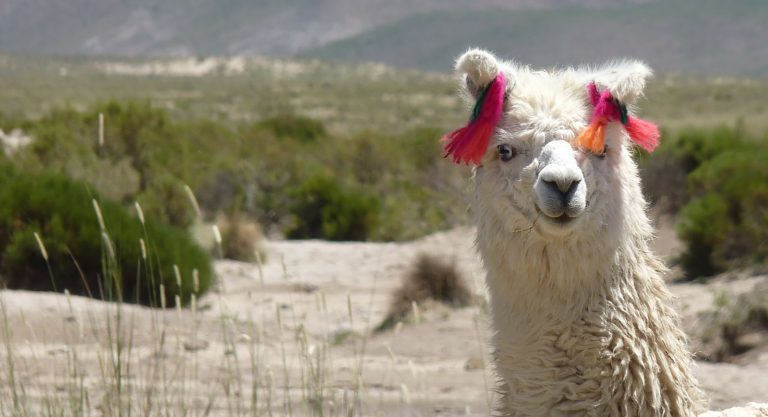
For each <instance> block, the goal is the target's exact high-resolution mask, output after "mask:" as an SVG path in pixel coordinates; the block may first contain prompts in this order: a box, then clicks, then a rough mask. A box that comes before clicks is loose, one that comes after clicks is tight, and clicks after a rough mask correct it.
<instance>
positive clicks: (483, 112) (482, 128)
mask: <svg viewBox="0 0 768 417" xmlns="http://www.w3.org/2000/svg"><path fill="white" fill-rule="evenodd" d="M506 89H507V86H506V78H505V77H504V73H502V72H499V74H498V75H497V76H496V78H495V79H494V80H493V81H491V83H490V84H489V85H488V87H487V89H486V91H485V93H484V94H483V95H482V96H481V97H480V99H479V100H480V101H478V103H477V105H476V106H477V107H476V109H477V110H476V111H475V112H474V114H473V118H472V119H471V120H470V121H469V123H468V124H467V126H465V127H463V128H461V129H458V130H454V131H453V132H451V133H449V134H447V135H445V137H443V141H444V142H446V144H445V156H446V157H448V155H451V156H452V157H453V162H455V163H457V164H458V163H462V162H463V163H466V164H469V163H470V162H471V163H473V164H475V165H480V162H481V161H482V160H483V156H485V152H486V151H487V150H488V145H489V144H490V142H491V137H492V136H493V133H494V132H495V131H496V126H497V125H498V124H499V120H501V116H502V113H503V111H504V94H505V93H506Z"/></svg>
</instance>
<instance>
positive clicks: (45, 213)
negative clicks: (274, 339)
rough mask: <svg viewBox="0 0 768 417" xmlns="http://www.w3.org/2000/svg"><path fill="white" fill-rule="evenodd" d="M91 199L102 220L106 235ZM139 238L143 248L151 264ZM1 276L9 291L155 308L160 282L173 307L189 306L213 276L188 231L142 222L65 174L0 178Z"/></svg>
mask: <svg viewBox="0 0 768 417" xmlns="http://www.w3.org/2000/svg"><path fill="white" fill-rule="evenodd" d="M93 201H97V202H98V205H99V207H100V211H101V213H102V215H103V220H104V225H105V228H106V229H105V230H104V232H103V231H102V229H101V227H100V222H99V220H98V218H97V215H96V210H95V208H94V204H93ZM35 233H37V234H38V235H39V236H40V238H41V240H42V242H43V243H44V246H45V249H46V251H47V261H48V262H46V259H44V258H43V256H42V252H41V248H40V246H39V244H38V242H37V239H36V237H35ZM141 240H143V241H144V242H146V255H147V258H146V259H145V258H144V257H143V251H142V247H141V242H140V241H141ZM49 266H50V269H49ZM176 268H178V271H179V272H180V275H181V285H178V283H177V278H176ZM195 271H196V272H195ZM195 275H196V276H197V279H196V280H195V279H193V276H195ZM0 276H2V281H4V285H5V286H7V287H9V288H23V289H35V290H51V289H53V290H55V291H62V290H63V289H68V290H69V291H70V292H72V293H75V294H84V295H92V296H95V297H100V298H105V299H110V300H114V299H121V300H123V301H128V302H133V301H136V302H139V303H144V304H153V305H159V300H160V293H159V285H160V284H163V285H164V287H165V295H166V299H167V305H169V306H170V305H173V304H174V298H175V296H176V295H178V296H179V297H180V300H181V301H182V302H186V301H188V300H189V298H190V295H191V294H193V293H195V292H197V293H199V294H202V293H205V291H206V290H207V289H208V288H209V287H210V285H211V283H212V279H213V271H212V267H211V262H210V259H209V257H208V255H207V254H206V253H205V252H204V251H203V250H202V249H200V248H199V247H197V246H196V245H195V244H194V243H193V242H192V241H191V239H190V237H189V236H188V235H187V234H186V233H185V232H184V231H183V230H180V229H176V228H173V227H169V226H167V225H163V224H161V223H158V222H156V221H154V220H153V219H149V218H148V219H146V223H145V224H142V223H141V222H140V220H139V219H138V218H137V217H134V216H131V215H130V214H129V213H128V212H127V211H126V210H125V209H124V208H122V207H121V206H119V205H117V204H115V203H112V202H110V201H108V200H104V199H101V198H100V197H99V196H98V195H96V194H94V193H92V192H91V191H89V190H88V189H87V187H86V186H85V185H84V184H82V183H78V182H75V181H72V180H70V179H68V178H66V177H64V176H62V175H60V174H42V175H36V176H34V175H28V174H21V173H15V172H13V171H10V170H8V171H7V172H3V176H2V178H0ZM195 281H197V285H195ZM195 287H197V288H195Z"/></svg>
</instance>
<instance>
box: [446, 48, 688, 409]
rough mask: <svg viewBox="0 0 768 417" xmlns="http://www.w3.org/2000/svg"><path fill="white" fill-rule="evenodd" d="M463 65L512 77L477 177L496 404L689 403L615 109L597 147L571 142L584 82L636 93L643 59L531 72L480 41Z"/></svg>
mask: <svg viewBox="0 0 768 417" xmlns="http://www.w3.org/2000/svg"><path fill="white" fill-rule="evenodd" d="M457 68H458V69H459V70H460V72H462V73H463V74H466V78H465V83H464V85H465V89H466V91H467V92H468V93H469V94H470V95H471V96H474V97H476V98H477V97H482V95H481V94H480V93H481V92H482V91H483V88H484V87H485V86H487V85H488V84H489V82H490V80H493V79H494V77H495V76H496V74H497V73H498V72H499V71H503V72H504V74H505V76H506V77H505V78H506V79H508V80H510V82H509V83H508V87H507V95H506V98H505V104H504V106H505V107H504V115H503V117H502V119H501V120H500V122H499V123H498V126H497V129H496V130H495V133H494V136H493V138H492V139H491V141H490V146H489V147H488V151H487V153H486V155H485V156H484V158H483V160H482V163H481V164H480V165H479V166H478V167H477V169H476V172H475V179H474V180H475V185H476V196H475V201H474V205H473V212H474V215H475V217H476V221H477V223H478V236H477V244H478V247H479V250H480V253H481V255H482V258H483V262H484V264H485V267H486V269H487V271H488V276H487V284H488V289H489V294H490V305H491V314H492V327H493V332H494V334H493V339H492V343H493V349H494V357H495V365H496V371H497V373H498V376H499V378H500V386H499V391H500V393H501V398H500V403H499V405H498V410H497V414H500V415H504V416H538V417H541V416H686V417H687V416H693V415H695V413H696V412H698V411H699V410H701V406H702V404H701V395H700V391H699V389H698V387H697V384H696V382H695V380H694V378H693V377H692V375H691V366H692V360H691V355H690V353H689V351H688V349H687V346H686V340H685V336H684V334H683V333H682V331H681V330H680V329H679V326H678V320H677V317H676V315H675V313H674V312H673V311H672V309H671V308H670V307H669V306H668V300H669V294H668V292H667V290H666V288H665V285H664V282H663V279H662V276H663V273H664V271H665V269H664V266H663V264H662V263H661V262H660V261H659V260H658V259H657V258H656V257H655V256H654V255H653V254H652V253H651V251H650V250H649V248H648V241H649V240H650V239H651V237H652V228H651V226H650V224H649V221H648V218H647V216H646V214H645V208H646V207H645V202H644V200H643V196H642V193H641V189H640V181H639V177H638V173H637V167H636V165H635V163H634V161H633V160H632V155H631V152H632V149H631V146H630V144H629V143H627V136H626V133H625V132H624V131H623V130H622V128H621V125H620V124H619V123H609V124H608V125H607V128H606V131H607V132H606V143H607V149H606V150H605V153H604V154H601V155H595V154H590V153H589V152H585V151H584V150H583V149H580V148H579V147H578V146H576V145H574V141H575V139H576V136H578V135H579V133H580V132H582V131H584V129H585V128H586V127H587V124H588V123H589V121H590V116H591V106H590V102H589V97H588V95H587V90H586V86H587V85H588V84H589V83H590V82H594V83H595V84H596V85H598V87H599V88H601V89H610V91H611V92H612V93H613V95H614V97H615V98H616V99H617V100H620V101H621V103H626V104H630V105H631V104H632V102H633V101H634V100H635V99H636V98H637V97H639V96H640V95H641V94H642V88H643V86H644V79H645V77H646V76H647V75H648V74H649V70H648V69H647V68H646V67H645V66H644V65H642V64H639V63H623V64H621V65H616V66H610V67H607V68H604V69H601V70H598V71H590V70H564V71H559V72H536V71H531V70H529V69H528V68H524V67H519V66H516V65H514V64H512V63H507V62H500V61H496V59H495V58H494V57H493V56H492V55H490V54H488V53H486V52H483V51H470V52H468V53H467V54H465V55H464V56H463V57H462V58H460V60H459V62H458V65H457ZM502 80H504V78H502ZM617 103H618V102H617Z"/></svg>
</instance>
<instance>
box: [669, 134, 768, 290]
mask: <svg viewBox="0 0 768 417" xmlns="http://www.w3.org/2000/svg"><path fill="white" fill-rule="evenodd" d="M766 161H768V149H749V148H742V149H735V150H731V151H728V152H724V153H722V154H720V155H718V156H716V157H714V158H713V159H711V160H708V161H706V162H703V163H702V164H701V165H700V166H699V167H698V168H697V169H696V170H695V171H693V172H692V173H691V175H690V176H689V178H688V182H689V186H690V192H691V194H692V195H693V196H694V197H693V199H692V200H691V202H690V203H689V204H688V205H687V206H686V207H685V208H684V209H683V211H682V212H681V217H680V224H679V227H678V232H679V235H680V237H681V238H682V239H683V241H685V242H686V244H687V249H686V252H685V253H684V254H683V256H682V263H683V266H684V267H685V269H686V271H687V272H688V274H689V275H690V276H692V277H695V276H702V275H710V274H713V273H716V272H719V271H722V270H725V269H728V268H731V267H739V266H745V265H748V264H752V263H761V262H764V261H765V260H766V259H768V164H766Z"/></svg>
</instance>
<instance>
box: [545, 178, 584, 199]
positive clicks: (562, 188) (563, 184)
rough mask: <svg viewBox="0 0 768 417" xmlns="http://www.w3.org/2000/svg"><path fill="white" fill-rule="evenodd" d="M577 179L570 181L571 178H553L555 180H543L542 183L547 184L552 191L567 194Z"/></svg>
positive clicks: (574, 185) (575, 184)
mask: <svg viewBox="0 0 768 417" xmlns="http://www.w3.org/2000/svg"><path fill="white" fill-rule="evenodd" d="M578 183H579V181H578V180H576V181H572V180H561V179H558V180H555V181H546V180H545V181H544V184H546V185H547V187H548V188H550V189H552V191H557V192H558V193H559V194H563V195H565V194H568V193H569V192H570V191H571V190H573V189H574V188H575V187H576V186H577V185H578Z"/></svg>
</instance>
